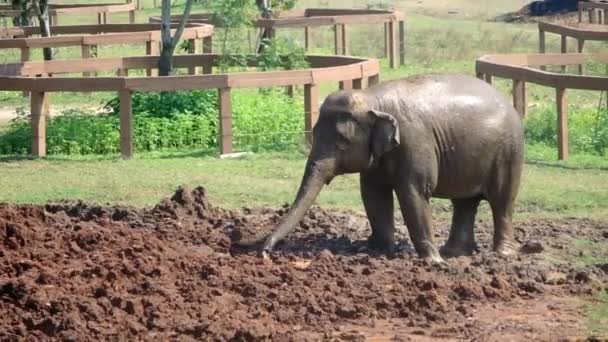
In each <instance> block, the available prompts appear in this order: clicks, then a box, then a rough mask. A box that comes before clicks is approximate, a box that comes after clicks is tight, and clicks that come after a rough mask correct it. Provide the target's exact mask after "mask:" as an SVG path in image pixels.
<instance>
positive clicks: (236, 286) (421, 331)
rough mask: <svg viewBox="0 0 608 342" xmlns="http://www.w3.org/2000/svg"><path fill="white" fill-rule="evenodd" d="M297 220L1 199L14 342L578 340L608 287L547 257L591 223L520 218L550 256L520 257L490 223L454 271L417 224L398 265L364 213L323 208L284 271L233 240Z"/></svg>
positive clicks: (0, 314) (199, 200)
mask: <svg viewBox="0 0 608 342" xmlns="http://www.w3.org/2000/svg"><path fill="white" fill-rule="evenodd" d="M284 213H285V209H284V208H283V209H281V210H270V209H243V210H241V211H227V210H223V209H221V208H216V207H214V206H212V205H211V204H210V203H209V202H208V201H207V198H206V196H205V193H204V190H202V189H195V190H194V191H190V190H184V189H180V190H179V191H178V192H177V193H176V194H175V195H174V196H173V197H172V198H171V199H167V200H164V201H162V202H161V203H159V204H158V205H157V206H155V207H154V208H149V209H134V208H120V207H98V206H90V205H86V204H83V203H72V204H58V205H46V206H27V205H24V206H16V205H8V204H4V205H0V241H1V242H0V243H2V244H3V245H2V247H1V248H0V340H6V339H14V340H19V339H23V338H25V337H27V338H32V339H35V338H38V339H49V338H53V339H71V340H82V339H95V340H107V339H147V340H150V339H153V340H180V341H183V340H219V341H259V340H274V341H283V340H296V341H300V340H310V341H318V340H353V341H363V340H375V341H386V340H400V341H405V340H413V341H435V340H446V341H447V340H478V341H498V340H505V339H507V340H515V341H529V340H534V341H554V340H557V339H558V338H559V339H562V338H563V339H566V340H576V339H585V338H586V337H587V335H586V331H585V328H584V325H583V320H584V317H583V315H582V314H581V312H580V311H579V307H580V303H581V302H580V298H592V296H595V295H596V294H597V293H598V292H599V291H605V290H606V289H605V284H606V283H608V275H607V274H606V269H608V268H607V267H605V265H596V266H581V265H578V264H576V263H572V262H571V263H559V262H555V261H551V262H549V261H548V260H556V259H559V258H563V259H564V260H574V259H575V258H576V257H577V254H578V252H577V250H576V249H575V248H573V247H572V241H573V239H575V238H576V239H580V238H586V239H590V240H593V241H598V242H601V243H605V242H606V241H607V239H608V236H607V235H606V234H605V232H606V230H607V229H608V225H607V224H605V223H601V222H594V221H587V220H560V221H550V220H540V221H530V222H520V223H518V225H517V238H518V240H520V242H526V241H527V242H528V244H527V245H528V246H529V247H530V249H536V250H535V252H540V253H534V254H523V255H521V256H519V257H518V258H515V259H504V258H499V257H497V256H496V255H494V254H493V253H491V252H489V251H488V250H489V244H490V243H491V234H490V233H491V229H490V227H488V225H486V224H482V225H480V226H479V227H478V229H477V231H478V233H477V237H478V244H479V249H480V252H479V253H478V254H476V255H474V256H472V257H466V258H458V259H451V260H449V261H448V262H447V263H446V264H444V265H430V264H426V263H424V262H423V261H421V260H419V259H417V258H415V257H414V256H413V255H412V249H411V246H410V245H409V243H408V242H407V241H408V239H407V234H406V232H405V230H404V227H403V226H402V225H400V226H399V229H398V234H397V235H398V240H399V244H398V253H397V256H396V257H395V258H392V259H387V258H386V257H384V256H381V255H378V254H377V253H376V252H374V251H369V250H367V247H366V243H365V241H364V239H365V238H366V237H367V235H368V234H369V228H368V227H367V222H366V220H365V218H363V217H361V216H357V215H353V214H350V213H336V212H328V211H324V210H322V209H319V208H314V209H312V210H311V211H310V212H309V214H308V215H307V217H306V218H305V219H304V220H303V222H302V223H301V224H300V226H299V228H298V229H297V231H295V232H294V234H292V235H291V236H290V238H289V239H288V240H287V241H286V242H285V243H283V244H281V245H280V247H279V250H278V251H277V253H276V254H275V255H274V257H273V260H272V262H268V261H266V262H264V261H262V260H260V259H259V258H258V257H257V256H256V255H255V254H254V253H253V252H250V251H244V250H239V249H235V248H234V247H233V246H232V242H233V240H237V239H241V238H243V237H247V236H250V235H251V234H253V233H255V232H256V231H257V230H258V229H268V228H271V227H273V226H274V225H275V224H276V223H277V222H278V221H279V220H280V217H281V215H283V214H284ZM447 227H448V225H447V224H446V223H445V222H439V223H438V224H437V228H438V232H437V235H438V236H441V237H443V236H445V235H446V231H447ZM530 240H536V242H535V243H530ZM532 247H534V248H532ZM541 249H542V251H541Z"/></svg>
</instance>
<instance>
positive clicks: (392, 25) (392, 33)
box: [388, 20, 399, 69]
mask: <svg viewBox="0 0 608 342" xmlns="http://www.w3.org/2000/svg"><path fill="white" fill-rule="evenodd" d="M388 27H389V29H388V36H389V46H390V47H389V62H390V66H391V68H392V69H396V68H398V67H399V65H397V59H398V58H399V57H398V56H397V55H398V54H399V47H398V44H397V35H398V32H397V22H396V21H394V20H391V21H390V22H389V23H388Z"/></svg>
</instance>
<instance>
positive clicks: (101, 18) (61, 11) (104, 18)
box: [0, 1, 139, 25]
mask: <svg viewBox="0 0 608 342" xmlns="http://www.w3.org/2000/svg"><path fill="white" fill-rule="evenodd" d="M138 6H139V1H132V2H127V3H124V4H118V3H114V4H104V3H101V4H50V5H49V21H50V24H51V25H59V17H60V16H68V15H92V14H97V23H98V24H107V23H108V17H109V16H110V14H112V13H129V23H131V24H133V23H135V11H136V10H137V9H138ZM20 15H21V11H19V10H14V9H12V7H11V6H10V5H0V17H17V16H20Z"/></svg>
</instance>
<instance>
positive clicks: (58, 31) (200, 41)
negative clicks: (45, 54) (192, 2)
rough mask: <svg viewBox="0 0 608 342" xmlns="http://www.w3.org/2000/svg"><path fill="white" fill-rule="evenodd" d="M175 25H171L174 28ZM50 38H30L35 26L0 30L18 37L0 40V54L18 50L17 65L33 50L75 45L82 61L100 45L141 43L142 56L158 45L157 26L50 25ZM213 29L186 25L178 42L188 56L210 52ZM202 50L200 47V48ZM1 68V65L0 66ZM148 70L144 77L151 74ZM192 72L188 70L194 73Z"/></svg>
mask: <svg viewBox="0 0 608 342" xmlns="http://www.w3.org/2000/svg"><path fill="white" fill-rule="evenodd" d="M176 25H177V24H172V26H173V28H175V26H176ZM51 32H52V33H53V35H54V36H53V37H33V36H34V35H38V34H40V28H39V27H34V26H30V27H16V28H7V29H0V37H19V38H12V39H0V52H1V51H2V50H3V49H19V50H20V51H21V62H29V61H30V58H31V49H33V48H40V49H42V48H45V47H50V48H59V47H73V46H79V47H80V48H81V57H82V58H83V59H87V58H91V57H92V53H91V51H92V49H93V48H97V47H98V46H102V45H117V44H144V45H145V46H146V54H148V55H158V54H159V51H160V44H161V41H162V39H161V33H160V25H159V24H105V25H68V26H53V27H52V28H51ZM212 35H213V26H212V25H208V24H197V23H189V24H188V25H187V27H186V28H185V29H184V32H183V35H182V39H183V40H188V41H189V47H190V50H189V51H188V52H189V53H192V54H196V53H200V52H201V50H202V52H203V53H211V52H212V51H211V45H212V41H211V39H212V38H211V37H212ZM201 47H202V48H201ZM0 67H1V66H0ZM152 72H153V71H152V70H148V74H149V75H152ZM195 72H196V69H193V70H191V73H195ZM86 75H88V73H85V76H86Z"/></svg>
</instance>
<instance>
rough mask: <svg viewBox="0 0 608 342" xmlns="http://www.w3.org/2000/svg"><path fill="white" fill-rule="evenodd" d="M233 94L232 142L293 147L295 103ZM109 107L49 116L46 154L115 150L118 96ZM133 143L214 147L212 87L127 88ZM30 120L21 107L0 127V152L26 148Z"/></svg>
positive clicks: (299, 127)
mask: <svg viewBox="0 0 608 342" xmlns="http://www.w3.org/2000/svg"><path fill="white" fill-rule="evenodd" d="M251 95H252V92H248V93H236V94H233V134H234V144H235V146H237V148H241V149H247V150H255V151H259V150H286V149H293V148H294V147H295V146H297V145H298V144H299V143H300V142H301V141H302V136H303V134H302V132H303V127H304V123H303V112H304V110H303V108H302V105H301V104H298V103H297V102H300V101H297V102H296V101H295V100H293V99H291V98H289V97H287V96H285V95H283V94H280V93H278V90H277V91H274V92H271V93H268V94H266V95H263V94H262V95H260V94H258V93H255V96H251ZM106 109H107V110H109V113H103V114H95V113H92V112H86V111H81V110H67V111H64V112H62V113H61V115H58V116H55V117H52V118H50V119H49V122H48V126H47V149H48V153H49V154H51V155H52V154H67V155H87V154H115V153H118V151H119V147H120V133H119V132H120V130H119V127H120V119H119V116H118V112H119V103H118V99H112V100H110V101H109V102H108V103H107V105H106ZM133 113H134V136H135V149H136V151H138V152H145V151H161V150H167V149H171V150H175V149H194V148H196V149H216V148H217V146H218V133H219V129H218V109H217V92H216V91H192V92H176V93H135V94H133ZM30 144H31V125H30V117H29V113H27V112H25V111H24V110H23V109H20V110H19V115H18V117H17V118H16V119H14V120H13V121H11V123H10V124H9V126H8V127H7V128H5V129H4V131H0V154H12V155H22V154H28V153H30Z"/></svg>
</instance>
